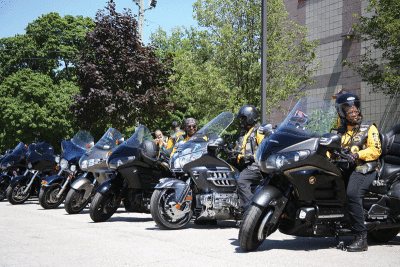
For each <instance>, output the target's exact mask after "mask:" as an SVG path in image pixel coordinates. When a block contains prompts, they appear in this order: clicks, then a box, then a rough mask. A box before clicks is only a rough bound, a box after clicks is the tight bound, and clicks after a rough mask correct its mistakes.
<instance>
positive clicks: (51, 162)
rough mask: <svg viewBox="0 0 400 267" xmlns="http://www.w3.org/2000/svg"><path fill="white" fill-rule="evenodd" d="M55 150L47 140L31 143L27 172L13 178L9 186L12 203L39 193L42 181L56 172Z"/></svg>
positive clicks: (22, 200) (20, 201) (17, 202)
mask: <svg viewBox="0 0 400 267" xmlns="http://www.w3.org/2000/svg"><path fill="white" fill-rule="evenodd" d="M53 152H54V150H53V147H52V146H51V145H50V144H48V143H46V142H40V143H37V144H31V145H29V147H28V156H27V158H26V167H27V168H26V171H25V173H24V174H23V175H19V176H17V177H15V178H13V179H12V180H11V182H10V186H9V187H8V188H7V199H8V201H9V202H10V203H11V204H13V205H15V204H22V203H24V202H25V201H26V200H27V199H28V198H29V197H30V196H37V195H38V194H39V190H40V186H41V181H42V180H43V179H46V177H48V176H50V175H52V174H54V172H55V167H56V165H57V164H56V161H55V156H54V155H53Z"/></svg>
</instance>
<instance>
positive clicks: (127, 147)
mask: <svg viewBox="0 0 400 267" xmlns="http://www.w3.org/2000/svg"><path fill="white" fill-rule="evenodd" d="M157 151H158V148H157V144H155V143H154V142H153V140H152V136H151V133H150V131H149V130H148V129H147V128H146V127H145V126H143V125H140V126H139V127H138V128H137V129H136V131H135V133H134V134H133V135H132V136H131V137H130V138H129V139H128V140H127V141H125V142H124V143H123V144H122V145H121V146H119V147H118V148H117V149H116V150H115V151H114V152H113V153H112V154H111V155H110V156H109V157H108V159H107V164H108V168H109V169H110V171H112V172H113V175H112V177H111V178H110V179H109V180H107V181H106V182H104V183H102V184H101V185H99V187H98V188H97V192H96V195H95V196H94V198H93V201H92V204H91V205H90V217H91V218H92V220H93V221H94V222H103V221H105V220H107V219H109V218H110V217H111V216H112V215H113V214H114V213H115V212H116V210H117V209H118V207H119V206H120V203H121V200H122V201H123V204H124V207H125V210H126V211H128V212H146V213H147V212H150V198H151V194H152V193H153V191H154V186H155V185H156V184H157V183H158V181H159V179H160V178H161V177H165V176H166V175H170V172H169V168H168V166H167V165H165V164H163V163H162V162H161V161H160V159H159V158H158V157H157V156H158V153H157Z"/></svg>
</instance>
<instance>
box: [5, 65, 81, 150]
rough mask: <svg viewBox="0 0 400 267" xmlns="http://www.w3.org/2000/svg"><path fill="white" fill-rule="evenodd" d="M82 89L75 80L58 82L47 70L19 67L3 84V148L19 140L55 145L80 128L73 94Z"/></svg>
mask: <svg viewBox="0 0 400 267" xmlns="http://www.w3.org/2000/svg"><path fill="white" fill-rule="evenodd" d="M77 92H78V88H77V87H76V85H74V83H73V82H69V81H66V80H63V81H61V83H60V84H54V82H53V80H52V79H51V78H50V77H49V76H48V75H46V74H42V73H35V72H33V71H31V70H30V69H23V70H19V71H18V72H16V73H13V74H11V75H10V76H8V77H6V78H5V79H4V81H3V82H2V83H1V84H0V118H1V119H0V123H1V125H2V126H4V130H3V132H2V133H0V134H1V135H2V136H1V139H0V149H1V150H2V149H8V148H14V147H15V145H16V144H17V143H18V142H24V143H30V142H33V141H34V140H35V138H38V140H39V141H47V142H49V143H51V144H52V145H53V146H54V147H55V149H59V144H60V142H61V140H62V139H64V138H65V137H66V136H67V135H73V134H74V131H75V130H76V129H75V127H74V125H73V123H72V121H73V114H72V112H70V111H69V108H68V105H69V104H71V95H72V94H74V93H77Z"/></svg>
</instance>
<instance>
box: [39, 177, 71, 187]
mask: <svg viewBox="0 0 400 267" xmlns="http://www.w3.org/2000/svg"><path fill="white" fill-rule="evenodd" d="M64 179H65V178H64V177H63V176H61V175H52V176H49V177H47V178H46V179H45V180H44V181H46V182H47V183H46V184H43V183H42V186H44V187H48V186H51V185H53V184H57V183H58V184H62V183H63V181H64Z"/></svg>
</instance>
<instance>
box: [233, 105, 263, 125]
mask: <svg viewBox="0 0 400 267" xmlns="http://www.w3.org/2000/svg"><path fill="white" fill-rule="evenodd" d="M240 117H246V118H247V123H248V124H250V125H252V124H254V123H256V121H257V120H258V111H257V109H256V108H255V107H254V106H252V105H245V106H243V107H241V108H240V109H239V111H238V114H237V116H236V118H240Z"/></svg>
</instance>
